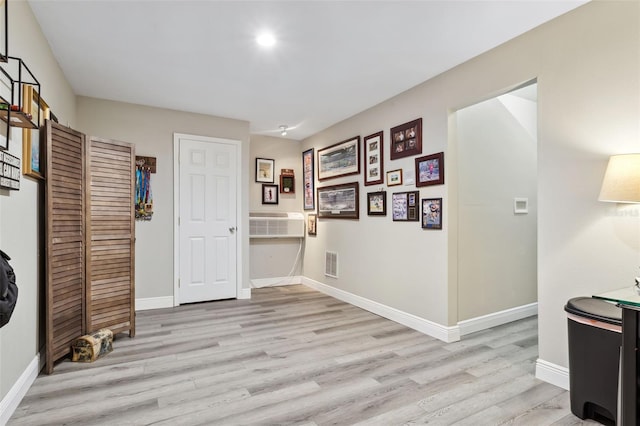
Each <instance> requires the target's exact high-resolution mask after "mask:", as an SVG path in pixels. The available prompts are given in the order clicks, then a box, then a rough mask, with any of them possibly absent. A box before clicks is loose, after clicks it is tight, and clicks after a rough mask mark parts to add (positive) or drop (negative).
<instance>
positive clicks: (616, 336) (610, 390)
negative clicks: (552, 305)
mask: <svg viewBox="0 0 640 426" xmlns="http://www.w3.org/2000/svg"><path fill="white" fill-rule="evenodd" d="M564 310H565V311H566V312H567V316H568V319H567V321H568V333H569V383H570V386H571V390H570V399H571V412H572V413H573V414H575V415H576V416H578V417H580V418H581V419H587V418H589V419H593V420H596V421H599V422H601V423H603V424H616V422H617V417H618V375H619V366H620V346H621V345H622V309H621V308H619V307H617V306H616V305H614V304H612V303H609V302H605V301H604V300H600V299H594V298H591V297H576V298H573V299H570V300H569V301H568V302H567V304H566V306H565V307H564Z"/></svg>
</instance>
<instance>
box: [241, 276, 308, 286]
mask: <svg viewBox="0 0 640 426" xmlns="http://www.w3.org/2000/svg"><path fill="white" fill-rule="evenodd" d="M295 284H302V277H301V276H294V277H275V278H256V279H253V280H251V287H252V288H261V287H273V286H279V285H295Z"/></svg>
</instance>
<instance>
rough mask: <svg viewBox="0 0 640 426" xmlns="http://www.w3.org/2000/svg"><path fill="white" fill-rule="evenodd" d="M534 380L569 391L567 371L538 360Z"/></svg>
mask: <svg viewBox="0 0 640 426" xmlns="http://www.w3.org/2000/svg"><path fill="white" fill-rule="evenodd" d="M536 379H540V380H542V381H544V382H547V383H551V384H552V385H555V386H558V387H559V388H562V389H566V390H569V369H568V368H566V367H561V366H559V365H556V364H552V363H550V362H548V361H545V360H543V359H540V358H538V360H537V361H536Z"/></svg>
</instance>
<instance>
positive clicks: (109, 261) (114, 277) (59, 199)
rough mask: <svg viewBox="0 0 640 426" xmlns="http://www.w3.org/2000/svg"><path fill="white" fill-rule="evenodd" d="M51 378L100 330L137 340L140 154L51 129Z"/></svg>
mask: <svg viewBox="0 0 640 426" xmlns="http://www.w3.org/2000/svg"><path fill="white" fill-rule="evenodd" d="M44 134H45V135H46V141H45V145H46V147H47V148H46V149H47V158H46V162H47V169H46V171H45V173H46V191H45V197H46V206H47V212H46V215H47V217H46V231H45V232H46V248H47V249H46V250H47V253H46V265H47V272H46V286H45V288H46V290H45V292H46V296H45V297H46V299H45V300H46V302H45V310H46V326H45V328H46V330H45V336H46V337H45V339H46V360H45V371H46V373H48V374H51V373H52V372H53V367H54V363H55V362H56V361H58V360H59V359H61V358H63V357H64V356H66V355H68V354H69V353H70V352H71V342H72V341H73V340H74V339H76V338H78V337H80V336H82V335H83V334H87V333H92V332H94V331H97V330H98V329H100V328H105V327H106V328H109V329H111V330H112V331H113V332H114V333H122V332H126V331H128V332H129V336H131V337H133V336H134V335H135V297H134V292H135V290H134V274H135V269H134V263H135V247H134V243H135V213H134V194H135V152H134V146H133V144H130V143H125V142H116V141H110V140H106V139H100V138H95V137H92V138H86V137H85V135H83V134H82V133H80V132H78V131H75V130H73V129H70V128H68V127H64V126H61V125H59V124H56V123H53V122H51V121H49V120H47V121H46V123H45V132H44Z"/></svg>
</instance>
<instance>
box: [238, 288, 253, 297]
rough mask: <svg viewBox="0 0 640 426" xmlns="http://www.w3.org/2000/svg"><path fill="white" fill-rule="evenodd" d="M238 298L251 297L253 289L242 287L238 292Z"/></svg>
mask: <svg viewBox="0 0 640 426" xmlns="http://www.w3.org/2000/svg"><path fill="white" fill-rule="evenodd" d="M238 299H251V289H250V288H241V289H240V293H238Z"/></svg>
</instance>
